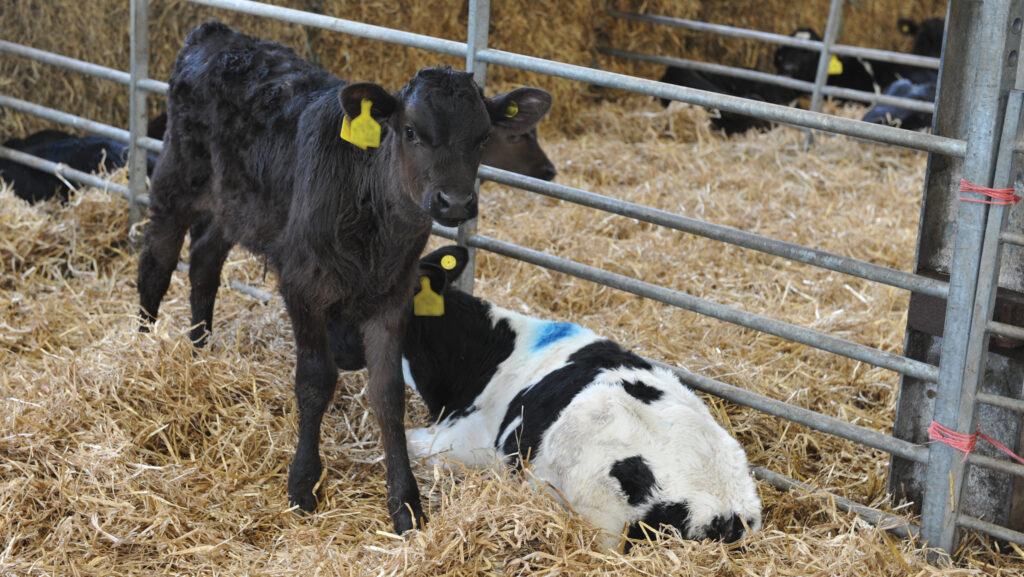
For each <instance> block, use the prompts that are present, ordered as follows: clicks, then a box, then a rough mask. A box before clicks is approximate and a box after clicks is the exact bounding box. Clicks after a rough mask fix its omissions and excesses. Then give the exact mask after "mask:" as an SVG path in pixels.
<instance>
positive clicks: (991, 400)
mask: <svg viewBox="0 0 1024 577" xmlns="http://www.w3.org/2000/svg"><path fill="white" fill-rule="evenodd" d="M977 399H978V402H979V403H985V404H986V405H992V406H993V407H999V408H1002V409H1007V410H1010V411H1016V412H1018V413H1024V400H1020V399H1011V398H1010V397H1004V396H1002V395H993V394H992V393H978V396H977Z"/></svg>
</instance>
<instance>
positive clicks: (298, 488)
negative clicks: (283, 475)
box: [288, 463, 323, 513]
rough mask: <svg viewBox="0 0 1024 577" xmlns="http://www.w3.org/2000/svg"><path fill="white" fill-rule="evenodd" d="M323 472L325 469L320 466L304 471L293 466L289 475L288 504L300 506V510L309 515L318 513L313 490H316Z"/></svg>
mask: <svg viewBox="0 0 1024 577" xmlns="http://www.w3.org/2000/svg"><path fill="white" fill-rule="evenodd" d="M322 471H323V468H322V467H320V466H319V465H318V466H316V467H309V468H308V470H302V468H301V467H296V466H295V464H294V463H293V464H292V469H291V471H290V472H289V474H288V504H289V505H290V506H298V507H299V509H301V510H302V511H305V512H307V513H312V512H314V511H316V507H317V505H318V502H317V499H316V495H315V494H314V493H313V489H315V488H316V484H317V482H318V481H319V480H320V474H321V472H322Z"/></svg>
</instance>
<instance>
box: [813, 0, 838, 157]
mask: <svg viewBox="0 0 1024 577" xmlns="http://www.w3.org/2000/svg"><path fill="white" fill-rule="evenodd" d="M842 19H843V0H832V2H831V3H830V4H829V9H828V23H827V24H825V38H824V41H823V42H822V45H821V50H820V52H819V54H818V68H817V71H816V72H815V73H814V90H812V91H811V110H813V111H814V112H821V103H822V100H823V98H822V96H821V89H822V87H823V86H825V84H826V83H828V67H829V66H828V65H829V61H830V60H831V58H832V46H833V45H835V43H836V38H838V37H839V23H840V22H841V21H842ZM813 134H814V133H812V132H808V133H807V140H806V141H805V142H804V145H805V146H807V145H809V144H810V143H811V142H812V141H813V140H814V135H813Z"/></svg>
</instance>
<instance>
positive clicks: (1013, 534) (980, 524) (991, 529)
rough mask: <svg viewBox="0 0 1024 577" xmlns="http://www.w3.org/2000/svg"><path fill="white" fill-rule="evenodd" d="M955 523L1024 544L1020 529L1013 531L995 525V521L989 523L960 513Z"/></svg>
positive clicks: (1023, 535) (1023, 536) (997, 537)
mask: <svg viewBox="0 0 1024 577" xmlns="http://www.w3.org/2000/svg"><path fill="white" fill-rule="evenodd" d="M956 524H957V525H959V526H961V527H963V528H964V529H971V530H973V531H980V532H982V533H988V534H989V535H991V536H993V537H995V538H996V539H1002V540H1004V541H1009V542H1011V543H1016V544H1018V545H1024V533H1021V532H1020V531H1014V530H1013V529H1009V528H1007V527H1003V526H1002V525H996V524H995V523H989V522H988V521H982V520H981V519H977V518H974V517H971V516H968V515H960V516H959V517H958V518H957V520H956Z"/></svg>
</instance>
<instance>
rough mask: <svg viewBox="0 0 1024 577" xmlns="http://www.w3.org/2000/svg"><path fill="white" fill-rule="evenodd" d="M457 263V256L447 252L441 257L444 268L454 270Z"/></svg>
mask: <svg viewBox="0 0 1024 577" xmlns="http://www.w3.org/2000/svg"><path fill="white" fill-rule="evenodd" d="M456 264H457V261H456V260H455V257H454V256H452V255H450V254H446V255H444V256H443V257H441V268H443V269H444V270H452V269H453V268H455V265H456Z"/></svg>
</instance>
